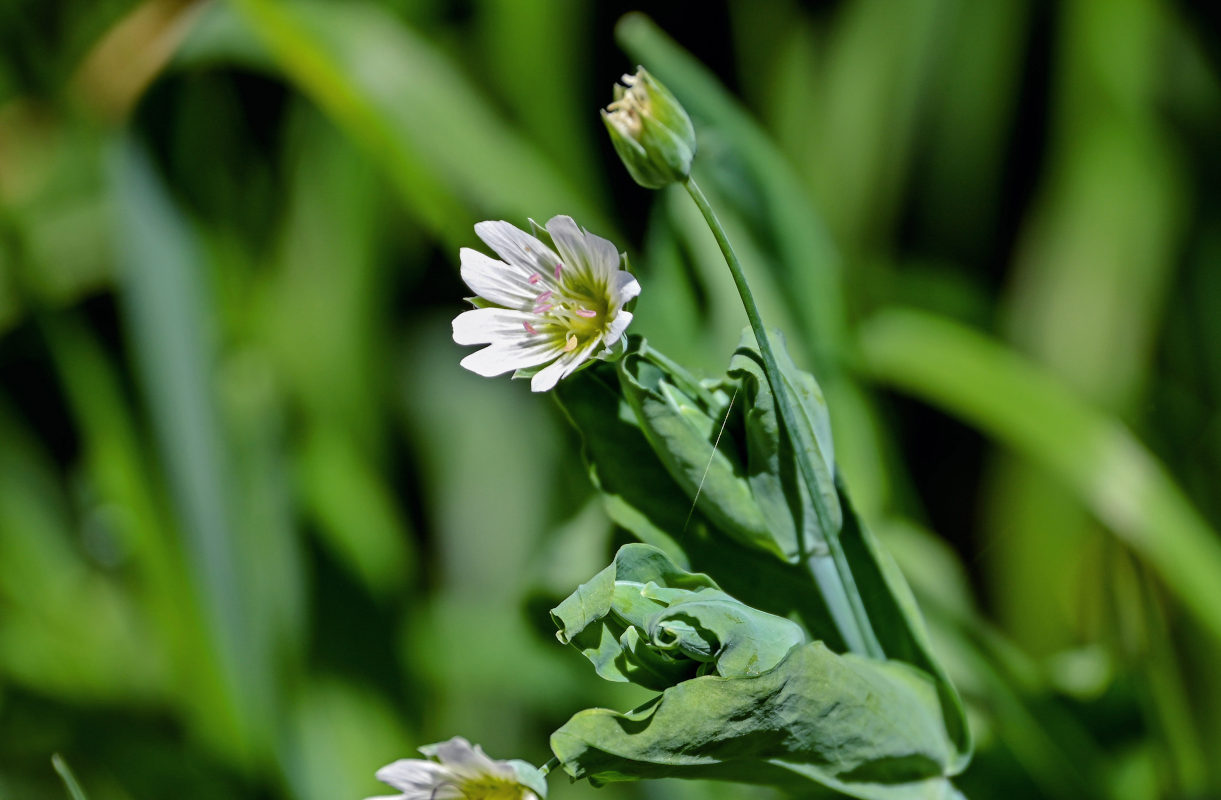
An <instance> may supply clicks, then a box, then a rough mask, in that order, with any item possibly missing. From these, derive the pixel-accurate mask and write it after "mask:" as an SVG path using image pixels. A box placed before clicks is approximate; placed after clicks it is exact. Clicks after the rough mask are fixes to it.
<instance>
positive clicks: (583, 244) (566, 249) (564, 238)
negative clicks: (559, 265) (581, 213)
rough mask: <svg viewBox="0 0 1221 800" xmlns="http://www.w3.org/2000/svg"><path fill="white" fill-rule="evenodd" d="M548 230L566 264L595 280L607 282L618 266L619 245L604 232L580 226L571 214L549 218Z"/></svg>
mask: <svg viewBox="0 0 1221 800" xmlns="http://www.w3.org/2000/svg"><path fill="white" fill-rule="evenodd" d="M547 233H550V234H551V238H552V239H554V240H555V246H556V249H558V250H559V251H560V256H561V257H562V258H563V259H564V264H565V266H572V267H573V268H574V269H578V270H580V271H582V272H586V273H587V274H588V275H589V277H590V278H591V279H593V280H594V282H595V283H600V284H602V285H606V284H608V283H609V282H610V279H611V276H612V275H614V274H615V271H616V270H617V269H618V268H619V249H618V248H617V247H615V245H614V243H613V242H611V241H610V240H608V239H603V238H602V237H601V236H595V235H594V234H592V233H588V232H586V231H583V230H581V229H580V228H579V227H577V223H576V222H574V221H573V219H572V217H568V216H564V215H562V214H561V215H559V216H555V217H552V218H551V219H549V220H547Z"/></svg>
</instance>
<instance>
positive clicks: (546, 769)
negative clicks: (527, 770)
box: [538, 756, 560, 777]
mask: <svg viewBox="0 0 1221 800" xmlns="http://www.w3.org/2000/svg"><path fill="white" fill-rule="evenodd" d="M559 765H560V760H559V759H558V758H556V757H555V756H552V757H551V758H549V759H547V763H546V764H543V765H542V766H541V767H539V768H538V771H539V772H541V773H543V777H547V775H548V774H549V773H550V772H551V770H553V769H555V768H556V767H558V766H559Z"/></svg>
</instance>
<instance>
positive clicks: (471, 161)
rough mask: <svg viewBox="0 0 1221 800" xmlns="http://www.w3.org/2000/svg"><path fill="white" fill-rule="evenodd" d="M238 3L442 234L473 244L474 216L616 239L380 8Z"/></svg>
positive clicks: (573, 185) (559, 177)
mask: <svg viewBox="0 0 1221 800" xmlns="http://www.w3.org/2000/svg"><path fill="white" fill-rule="evenodd" d="M233 8H235V9H237V10H238V12H239V13H240V15H241V17H242V18H243V19H244V20H245V22H246V23H247V25H248V26H249V27H250V28H251V29H252V30H253V31H254V32H255V33H256V34H257V36H258V38H259V39H260V40H262V42H263V43H264V44H265V45H266V46H267V48H268V49H269V50H270V51H271V55H272V57H273V59H274V60H275V61H276V62H277V63H278V64H279V66H280V68H281V69H283V70H284V72H285V74H286V75H287V77H288V78H289V79H290V80H291V81H292V82H294V83H295V84H297V86H298V87H299V88H300V89H301V91H303V92H304V93H305V94H306V95H308V96H309V97H311V98H312V99H313V100H314V101H315V102H317V103H318V104H319V106H321V107H322V108H323V109H324V110H325V111H326V113H327V114H328V115H330V116H331V117H332V118H333V119H334V120H335V121H336V123H337V124H339V126H340V127H342V128H343V129H344V130H345V131H346V132H347V134H348V135H349V136H351V137H352V138H353V139H355V140H356V141H358V142H360V143H361V144H363V145H364V146H365V147H366V148H367V149H368V151H369V152H370V153H371V154H372V156H373V157H374V158H375V159H376V160H377V161H378V162H379V163H381V164H383V165H384V166H385V167H386V168H387V172H388V174H389V176H390V178H391V179H392V180H393V181H394V183H395V185H396V186H397V188H398V189H399V190H400V195H401V197H402V199H403V201H404V202H405V203H406V204H407V205H408V207H409V208H411V209H412V211H413V213H415V214H416V215H417V216H418V217H419V218H420V219H421V220H422V221H423V222H424V223H425V225H426V226H427V227H428V228H430V229H431V230H432V231H433V232H434V233H436V234H440V235H442V236H444V237H445V238H447V240H449V241H450V242H451V243H452V242H458V241H462V242H464V241H466V240H468V239H469V238H470V235H469V230H470V227H469V219H470V218H471V217H472V216H475V215H476V214H477V213H480V212H482V213H486V214H494V215H497V216H500V215H504V216H508V217H511V218H516V219H517V220H519V221H523V222H524V220H525V219H526V218H527V217H530V216H533V217H535V218H538V219H545V218H547V217H548V216H550V215H551V214H554V213H567V214H571V215H573V216H574V217H576V218H577V219H578V220H580V221H581V223H582V224H583V225H585V226H587V227H589V228H591V229H594V230H597V231H598V232H599V233H601V234H603V235H609V234H611V233H612V232H613V231H612V230H611V226H610V225H609V224H608V223H607V221H606V220H605V218H604V217H602V216H601V215H600V214H599V213H598V212H597V211H596V209H595V207H594V206H592V205H591V204H590V203H589V202H588V201H587V200H586V199H585V198H586V196H587V195H585V194H584V193H583V192H581V191H579V190H578V188H577V187H578V186H579V185H580V182H579V181H576V180H569V179H568V178H567V177H566V176H565V175H564V174H563V173H562V172H561V171H560V170H559V169H558V168H557V167H556V165H555V164H554V163H553V162H552V161H551V160H550V159H549V158H548V157H547V156H546V155H544V154H543V153H542V152H540V151H539V150H538V149H536V148H535V147H533V146H532V145H531V144H529V143H528V142H527V141H526V140H525V139H523V138H522V137H521V136H520V135H519V134H518V133H517V132H516V131H515V130H514V129H513V128H512V127H511V126H510V125H509V124H508V123H507V122H506V121H505V120H504V119H502V118H500V117H499V116H498V115H497V114H495V113H494V112H493V111H491V110H490V106H491V104H490V103H489V102H488V101H487V100H486V99H485V98H484V97H483V96H482V95H481V94H480V92H479V91H478V90H476V89H475V87H473V86H472V85H471V84H470V83H469V81H468V80H467V78H466V77H465V76H464V75H463V74H462V73H461V72H460V71H459V70H458V69H457V68H456V66H455V65H454V64H453V63H452V62H451V61H450V60H449V59H448V58H447V57H446V56H445V55H444V54H442V53H441V52H440V51H438V50H437V49H436V48H435V47H434V46H433V45H432V44H430V43H429V42H428V41H427V40H425V39H424V38H423V37H422V36H419V35H418V34H416V33H414V32H413V31H411V30H410V29H409V28H407V27H406V26H405V25H403V24H402V23H401V22H400V21H399V20H398V19H396V18H395V17H393V16H391V15H390V14H388V13H387V12H386V11H384V10H383V9H380V8H378V7H376V6H373V5H368V4H363V3H344V4H340V5H336V4H329V3H320V2H291V3H282V2H270V1H269V0H238V2H236V3H234V4H233ZM214 11H215V12H216V13H225V11H226V10H225V9H224V8H217V9H215V10H214ZM209 30H215V27H210V28H209Z"/></svg>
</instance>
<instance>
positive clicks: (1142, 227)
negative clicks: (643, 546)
mask: <svg viewBox="0 0 1221 800" xmlns="http://www.w3.org/2000/svg"><path fill="white" fill-rule="evenodd" d="M630 8H631V7H629V6H626V5H624V4H620V3H612V2H601V1H599V2H591V3H574V2H565V1H564V0H464V1H463V2H444V0H386V1H385V2H381V3H372V2H344V3H324V2H308V3H305V2H287V0H232V2H229V3H222V2H219V0H214V1H213V2H210V3H194V2H181V1H179V0H144V1H143V2H129V1H128V0H58V2H50V3H48V2H43V1H42V0H5V2H4V3H2V4H0V54H2V55H0V798H5V799H6V800H7V798H14V800H16V799H17V798H21V799H22V800H29V799H32V800H43V798H61V797H65V796H66V795H65V792H64V789H63V787H62V785H61V784H60V783H59V781H58V779H57V778H56V776H55V773H54V772H53V771H52V769H51V763H50V758H51V754H52V753H55V752H59V753H62V754H63V755H64V757H65V758H66V759H67V761H68V762H69V763H70V764H71V765H72V766H73V768H74V769H75V771H76V773H77V774H78V776H79V778H80V779H81V782H82V784H83V785H84V786H85V788H86V789H87V790H88V792H89V795H90V797H91V798H93V800H121V799H123V798H144V797H168V796H173V797H178V798H216V797H234V798H300V799H301V800H338V799H339V798H360V797H363V796H365V795H368V794H375V793H384V791H379V787H378V784H377V783H376V781H375V780H374V779H373V772H374V770H375V769H376V768H377V767H379V766H381V765H382V764H384V763H387V762H388V761H390V760H392V759H394V758H398V757H406V756H409V755H411V754H412V753H413V751H414V748H415V747H416V746H418V745H420V744H424V743H427V742H431V741H436V740H440V739H445V738H448V737H449V736H452V735H455V734H462V735H465V736H467V737H469V738H470V739H472V740H474V741H478V742H481V743H482V744H483V745H484V746H485V747H486V748H487V749H488V750H489V752H490V753H491V754H492V755H493V756H497V757H501V758H508V757H521V758H526V759H531V760H533V761H535V762H536V763H541V762H542V761H544V760H546V758H547V756H548V753H547V749H546V736H547V734H548V732H549V731H550V730H551V729H553V728H555V727H557V726H558V725H559V724H560V723H562V722H563V721H564V720H565V719H567V717H568V716H569V715H570V714H571V713H573V712H575V711H576V710H578V709H580V708H583V707H586V706H589V705H595V704H602V705H611V706H613V707H618V708H626V707H628V706H630V705H631V704H633V703H635V702H636V701H637V700H639V699H640V696H639V695H637V694H633V693H632V692H631V691H628V690H624V689H618V688H616V687H609V686H607V685H606V684H602V683H601V682H600V681H598V679H597V678H596V677H595V676H594V675H593V673H592V671H591V670H589V669H588V668H587V665H586V664H585V662H584V661H583V660H582V659H580V658H579V657H577V655H576V654H575V653H572V652H569V651H566V650H565V649H564V648H562V647H560V646H559V645H558V644H557V643H556V642H555V641H554V639H553V638H552V636H551V624H550V622H549V620H548V617H547V614H546V611H547V609H548V608H550V607H551V605H552V604H553V603H554V602H555V601H556V600H558V599H559V598H561V597H563V596H564V595H566V594H567V593H568V592H569V591H570V590H571V589H572V587H573V586H575V585H576V583H578V582H579V581H581V580H583V579H584V578H586V577H588V576H589V575H590V574H592V572H593V571H595V570H596V569H598V568H600V567H601V566H602V565H604V564H605V563H606V561H607V560H608V558H609V556H610V554H611V553H612V552H613V548H614V547H615V546H616V544H617V543H619V542H620V541H622V538H623V536H622V534H620V533H617V532H616V531H614V530H613V529H612V527H611V526H610V524H609V522H608V520H607V517H606V516H605V514H604V513H603V511H602V509H601V508H600V507H599V506H598V505H597V504H596V503H595V502H594V501H593V500H592V497H591V492H590V489H589V487H588V485H587V482H586V478H585V474H584V470H583V469H582V467H581V466H580V462H579V453H578V446H577V443H576V437H575V436H574V434H573V433H572V432H571V431H569V430H568V429H567V427H566V426H565V424H564V421H563V419H562V417H561V415H560V414H559V413H558V411H557V409H556V408H555V406H554V405H553V404H552V403H551V402H550V401H549V400H548V399H547V398H545V397H538V396H531V394H530V392H529V391H528V387H527V386H526V385H525V384H523V383H520V382H510V381H508V380H507V379H505V380H496V381H488V380H483V379H480V378H477V377H476V376H474V375H471V374H468V373H466V372H465V371H464V370H462V369H461V368H459V366H458V360H459V359H460V358H461V356H462V354H463V351H464V348H460V347H458V346H456V345H454V344H453V343H452V342H451V341H450V338H449V319H450V318H452V316H454V315H455V314H456V313H457V312H458V311H460V310H461V308H462V307H463V306H462V303H461V298H462V297H463V296H464V295H465V294H468V292H467V291H466V290H465V287H463V286H462V284H461V282H460V280H459V278H458V270H457V266H458V248H459V247H462V246H480V245H479V243H478V241H477V239H476V238H475V236H474V233H473V230H472V226H473V224H474V223H475V222H477V221H479V220H482V219H507V220H510V221H512V222H514V223H515V224H518V225H522V226H524V225H525V223H526V220H527V219H528V218H530V217H533V218H534V219H536V220H539V221H540V222H541V221H545V220H546V219H547V218H549V217H550V216H551V215H553V214H557V213H566V214H570V215H572V216H574V217H575V218H576V219H577V221H578V222H579V223H580V224H582V225H584V226H585V227H587V228H589V229H590V230H591V231H593V232H595V233H598V234H601V235H603V236H607V237H609V238H611V239H613V240H614V241H615V242H616V243H617V244H618V245H619V246H620V247H621V248H622V249H625V250H626V251H627V252H628V253H629V256H630V258H631V261H632V263H633V265H634V266H635V268H636V270H637V271H638V273H639V275H640V278H641V283H642V284H643V286H644V293H643V295H642V297H641V299H640V303H639V306H638V308H637V320H636V322H635V323H634V325H633V331H634V332H635V333H639V334H643V335H645V336H647V337H648V338H649V340H650V341H651V342H652V343H653V344H655V345H657V346H659V347H661V348H662V349H663V350H665V351H666V352H667V353H668V354H669V355H671V356H672V357H674V358H677V359H679V360H682V361H684V362H686V363H688V364H690V365H691V366H693V367H695V368H697V369H699V370H702V371H703V372H704V373H705V374H708V375H714V374H717V373H718V372H720V371H722V370H723V369H724V367H725V365H726V362H727V360H728V356H729V353H730V351H731V349H732V347H733V345H734V344H735V343H736V341H737V338H738V334H739V331H740V329H741V327H742V325H743V324H744V322H745V319H744V316H743V314H742V312H741V309H740V306H739V304H738V301H737V298H736V295H735V294H734V290H733V287H732V284H731V283H730V281H729V277H728V273H727V272H726V271H725V269H724V267H723V264H722V262H721V260H720V257H719V254H718V253H717V251H716V248H715V244H714V243H713V241H712V239H711V236H710V235H709V234H708V233H707V230H706V229H705V228H704V227H703V225H702V222H701V221H700V220H699V218H698V216H697V213H696V212H695V209H694V207H693V206H692V205H691V204H690V202H689V200H688V199H687V198H686V197H685V196H683V194H682V192H681V191H680V190H671V191H664V192H661V193H650V192H646V191H644V190H642V189H639V188H638V187H636V186H635V185H633V184H631V183H630V181H629V180H628V178H627V176H626V173H625V172H624V170H623V169H622V167H621V166H620V165H619V163H618V162H617V160H616V159H615V157H614V154H613V152H612V151H611V149H610V146H609V143H608V142H607V141H606V140H605V132H604V130H603V128H602V125H601V123H600V122H599V120H598V117H597V109H598V108H599V106H601V105H604V104H605V103H606V102H607V101H608V100H609V99H610V87H611V84H612V82H613V81H614V79H615V78H616V77H618V75H619V74H621V73H622V72H625V71H630V70H631V69H632V68H633V67H634V65H635V64H637V63H643V64H645V65H646V66H647V67H648V68H649V69H650V71H652V72H653V73H654V74H656V75H657V76H659V77H660V78H661V79H662V80H663V81H665V82H666V83H667V84H668V85H669V87H670V88H671V89H672V90H673V91H674V92H675V94H676V95H677V96H678V97H679V98H680V99H681V100H682V101H683V102H684V103H685V104H686V105H687V107H688V109H689V111H690V112H691V114H692V116H693V117H694V118H695V121H696V125H697V130H698V134H699V147H700V152H699V154H698V157H697V163H696V173H695V174H696V176H697V177H698V178H699V180H700V182H701V184H702V185H703V186H704V188H705V190H706V191H707V192H708V194H709V195H710V196H711V197H712V200H713V203H714V204H715V205H716V206H717V207H718V210H719V211H720V213H721V214H722V216H723V218H724V221H725V223H726V225H727V227H728V228H729V232H730V235H731V237H733V238H734V240H735V243H736V244H737V246H738V248H739V252H740V253H741V255H742V257H743V260H744V261H745V262H746V265H747V269H748V271H749V272H750V274H751V277H752V280H753V281H754V285H755V291H756V293H757V294H758V295H759V297H760V300H761V304H762V306H763V308H764V315H765V317H766V318H768V319H769V320H771V322H772V324H775V325H777V326H779V327H782V328H783V329H785V330H786V332H787V333H788V338H789V344H790V349H791V350H792V351H793V352H794V355H795V356H796V357H797V358H798V361H799V363H801V364H803V365H804V366H806V367H808V368H811V369H813V370H814V371H815V372H816V374H817V375H818V377H819V379H820V381H822V383H823V385H824V388H825V390H826V393H827V396H828V399H829V402H830V405H831V410H832V417H833V420H834V423H835V426H836V437H837V439H836V445H837V453H838V455H839V461H840V466H841V469H842V471H843V474H844V475H845V476H846V478H847V481H848V483H849V485H850V486H851V487H852V490H853V493H854V496H855V498H856V501H857V504H858V505H859V506H860V508H861V511H862V513H863V514H864V516H865V517H866V519H868V520H869V521H870V523H871V524H872V525H873V526H874V527H875V529H876V530H877V532H878V533H879V535H880V536H881V537H882V538H883V539H884V540H885V541H886V542H887V543H888V545H889V546H890V548H891V550H892V551H893V552H894V554H895V555H896V557H897V558H898V560H899V562H900V564H901V566H902V567H903V569H904V571H905V572H906V573H907V575H908V578H909V580H910V581H911V583H912V584H913V587H914V588H915V590H916V593H917V595H918V596H919V598H920V601H921V604H922V607H923V609H924V611H925V614H926V617H927V618H928V621H929V624H930V626H931V628H932V631H933V635H934V637H935V640H936V642H937V644H938V647H939V649H940V652H941V654H942V655H943V658H944V659H945V661H946V662H947V664H948V666H949V668H950V670H951V672H952V674H953V676H954V678H955V680H956V681H957V683H958V684H959V686H960V688H961V690H962V691H963V693H964V695H965V697H966V699H967V700H968V702H969V705H970V709H971V714H972V719H973V724H974V728H975V732H976V734H977V738H978V741H979V747H978V753H977V756H976V759H975V761H974V763H973V764H972V766H971V767H970V768H969V770H968V771H967V773H966V774H965V775H964V776H963V777H962V779H961V780H960V785H961V787H962V788H963V789H964V791H965V792H966V793H967V794H968V795H969V796H972V797H1020V798H1043V797H1046V798H1065V799H1066V800H1067V798H1095V797H1096V798H1114V800H1127V799H1128V798H1131V799H1132V800H1137V799H1139V798H1163V797H1165V798H1170V797H1174V798H1207V797H1218V796H1221V759H1218V758H1217V755H1218V753H1219V752H1221V678H1219V677H1218V673H1219V672H1221V670H1219V668H1218V666H1217V664H1218V659H1219V658H1221V540H1219V539H1218V535H1217V533H1216V531H1217V530H1218V529H1221V492H1219V491H1218V486H1219V484H1221V147H1219V146H1218V145H1219V144H1221V60H1219V54H1221V47H1219V45H1221V37H1219V36H1218V19H1217V12H1214V11H1210V10H1208V9H1206V8H1205V4H1198V5H1196V4H1191V3H1187V2H1183V3H1179V4H1176V3H1172V2H1153V0H1113V1H1112V2H1093V1H1092V0H1064V2H1049V1H1042V0H1038V1H1030V2H1028V1H1027V0H989V2H974V1H973V0H902V1H900V0H839V1H838V2H823V3H808V4H798V3H795V2H782V1H780V0H776V1H775V2H770V1H769V2H753V1H752V0H732V1H730V2H712V3H702V4H689V5H684V4H667V5H665V6H659V7H658V8H657V9H655V10H653V11H652V12H651V13H654V17H653V20H655V22H651V21H650V20H649V19H647V18H645V17H642V16H630V17H627V18H625V19H624V20H623V21H621V22H619V20H620V17H621V16H622V14H623V13H624V12H626V11H629V10H630ZM617 23H618V25H617V27H616V24H617ZM663 31H664V32H663ZM383 789H384V787H383ZM552 796H553V797H555V798H569V797H573V798H579V797H593V796H598V797H604V798H607V799H608V800H614V799H615V798H679V800H683V799H684V798H702V797H727V798H734V797H761V796H770V795H768V793H767V792H763V791H760V790H756V789H751V788H742V787H727V786H714V785H706V784H683V783H677V782H662V783H654V784H644V785H623V786H613V787H609V788H606V789H601V790H593V789H590V788H589V787H588V786H585V785H583V784H582V785H576V786H572V787H568V786H566V785H565V780H564V779H563V778H562V777H556V778H553V780H552Z"/></svg>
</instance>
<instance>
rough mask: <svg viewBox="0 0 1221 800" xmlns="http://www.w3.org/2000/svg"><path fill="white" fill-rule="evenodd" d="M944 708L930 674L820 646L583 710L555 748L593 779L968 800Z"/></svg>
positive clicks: (895, 799)
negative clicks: (958, 784)
mask: <svg viewBox="0 0 1221 800" xmlns="http://www.w3.org/2000/svg"><path fill="white" fill-rule="evenodd" d="M936 708H937V698H936V689H935V687H934V685H933V683H932V681H930V680H929V678H928V676H927V675H925V674H924V673H923V672H920V671H918V670H915V669H913V668H911V667H909V666H907V665H906V664H902V663H900V662H893V661H890V662H880V661H875V660H871V659H866V658H862V657H859V656H856V655H851V654H849V655H837V654H835V653H833V652H831V651H830V650H828V649H827V647H826V646H825V645H823V644H822V643H821V642H813V643H810V644H806V645H804V646H801V647H798V648H796V649H794V650H792V651H791V652H790V653H789V655H788V656H787V658H785V659H784V660H783V661H782V662H781V663H780V664H779V665H778V666H776V667H775V668H773V669H771V670H770V671H767V672H764V673H763V674H761V675H757V676H752V677H735V678H724V677H720V676H712V675H706V676H703V677H698V678H693V679H691V680H688V681H684V682H682V683H680V684H678V685H676V686H673V687H671V688H669V689H666V690H665V691H664V692H663V693H662V694H661V695H660V696H658V697H657V698H655V699H654V700H652V701H650V702H648V703H646V704H644V705H643V706H640V707H639V708H637V709H635V710H633V711H630V712H628V713H626V714H621V713H617V712H615V711H611V710H609V709H601V708H595V709H588V710H585V711H582V712H580V713H578V714H576V715H575V716H573V717H572V719H570V720H569V721H568V722H567V723H566V724H565V725H563V726H562V727H561V728H560V729H559V730H557V731H556V732H555V733H554V734H552V736H551V749H552V751H553V752H554V753H555V755H556V757H557V758H558V759H559V761H560V763H561V765H562V766H563V768H564V770H565V771H566V772H567V773H568V774H569V775H570V776H572V777H573V778H588V779H589V780H590V781H591V782H593V783H609V782H613V781H624V780H639V779H646V778H662V777H683V778H719V779H724V780H731V781H739V782H747V783H758V784H773V785H779V786H785V787H787V788H790V789H796V790H800V789H801V786H802V785H803V784H804V785H805V786H806V789H805V791H808V790H809V782H810V781H813V782H816V783H818V784H822V785H823V786H826V787H829V788H831V789H834V790H837V791H840V792H843V793H845V794H849V795H851V796H853V797H860V798H866V799H867V800H907V799H908V798H922V799H923V798H928V799H929V800H932V799H933V798H955V797H960V795H959V794H958V793H957V792H956V791H955V790H954V788H953V786H952V785H951V784H950V782H949V780H948V776H950V775H952V774H953V773H954V772H955V762H956V760H957V754H956V748H955V746H954V744H953V742H952V741H951V739H950V737H949V736H948V735H947V733H946V731H945V728H944V727H943V725H942V720H941V716H940V714H939V713H937V711H936Z"/></svg>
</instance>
